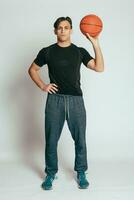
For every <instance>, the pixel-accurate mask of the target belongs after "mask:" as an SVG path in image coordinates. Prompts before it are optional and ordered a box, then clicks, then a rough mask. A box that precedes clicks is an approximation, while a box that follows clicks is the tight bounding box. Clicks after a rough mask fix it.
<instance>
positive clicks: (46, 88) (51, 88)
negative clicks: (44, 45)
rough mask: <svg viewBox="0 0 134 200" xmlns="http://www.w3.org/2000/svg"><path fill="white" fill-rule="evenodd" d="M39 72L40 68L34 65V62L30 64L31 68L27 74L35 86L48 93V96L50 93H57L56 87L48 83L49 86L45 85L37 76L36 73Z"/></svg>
mask: <svg viewBox="0 0 134 200" xmlns="http://www.w3.org/2000/svg"><path fill="white" fill-rule="evenodd" d="M39 70H40V66H38V65H37V64H35V63H34V62H33V63H32V64H31V66H30V67H29V69H28V73H29V75H30V77H31V79H32V80H33V81H34V82H35V83H36V85H37V86H38V87H39V88H40V89H41V90H42V91H45V92H49V93H50V94H52V93H56V91H58V86H57V85H56V84H54V83H49V84H45V83H44V82H43V81H42V80H41V78H40V76H39V74H38V71H39Z"/></svg>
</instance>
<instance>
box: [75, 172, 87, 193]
mask: <svg viewBox="0 0 134 200" xmlns="http://www.w3.org/2000/svg"><path fill="white" fill-rule="evenodd" d="M77 183H78V186H79V188H80V189H86V188H88V186H89V182H88V181H87V179H86V174H85V172H83V171H82V172H78V173H77Z"/></svg>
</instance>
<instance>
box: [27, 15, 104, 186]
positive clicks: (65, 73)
mask: <svg viewBox="0 0 134 200" xmlns="http://www.w3.org/2000/svg"><path fill="white" fill-rule="evenodd" d="M54 33H55V34H56V36H57V43H54V44H52V45H50V46H48V47H44V48H42V49H41V50H40V51H39V53H38V55H37V56H36V58H35V59H34V61H33V63H32V64H31V66H30V68H29V70H28V72H29V74H30V76H31V78H32V80H33V81H34V82H35V83H36V84H37V86H38V87H39V88H41V90H42V91H45V92H47V93H48V95H47V101H46V106H45V140H46V147H45V165H46V167H45V172H46V174H47V175H46V177H45V180H44V181H43V183H42V184H41V186H42V188H43V189H45V190H49V189H52V183H53V180H54V179H55V175H56V173H57V171H58V158H57V145H58V140H59V138H60V134H61V132H62V129H63V125H64V122H65V120H67V124H68V127H69V130H70V132H71V136H72V138H73V140H74V144H75V164H74V170H75V171H76V172H77V183H78V186H79V188H82V189H85V188H87V187H88V186H89V182H88V180H87V178H86V175H85V171H86V170H87V169H88V165H87V149H86V139H85V138H86V137H85V136H86V134H85V133H86V109H85V105H84V100H83V93H82V90H81V87H80V66H81V63H83V64H84V65H85V66H86V67H87V68H89V69H92V70H94V71H96V72H103V71H104V61H103V56H102V53H101V49H100V45H99V41H98V38H97V37H96V38H93V37H91V36H90V35H89V34H87V35H86V37H87V39H88V40H89V41H90V42H91V43H92V45H93V48H94V52H95V58H93V57H92V56H91V55H90V54H89V53H88V52H87V50H86V49H84V48H82V47H78V46H76V45H75V44H73V43H71V34H72V20H71V18H70V17H59V18H58V19H57V20H56V21H55V23H54ZM45 64H47V65H48V73H49V78H50V83H49V84H45V83H44V82H43V81H42V80H41V78H40V77H39V74H38V70H40V67H42V66H43V65H45Z"/></svg>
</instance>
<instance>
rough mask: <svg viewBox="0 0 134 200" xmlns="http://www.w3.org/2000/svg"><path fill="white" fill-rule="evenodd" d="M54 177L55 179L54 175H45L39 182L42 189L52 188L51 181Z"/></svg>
mask: <svg viewBox="0 0 134 200" xmlns="http://www.w3.org/2000/svg"><path fill="white" fill-rule="evenodd" d="M54 179H55V176H50V175H47V176H46V177H45V180H44V181H43V183H42V184H41V187H42V188H43V190H51V189H52V183H53V180H54Z"/></svg>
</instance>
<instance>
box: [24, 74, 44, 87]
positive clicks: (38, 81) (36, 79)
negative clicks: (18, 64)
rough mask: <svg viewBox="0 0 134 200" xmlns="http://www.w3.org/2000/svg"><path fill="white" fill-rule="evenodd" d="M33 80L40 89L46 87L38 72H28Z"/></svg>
mask: <svg viewBox="0 0 134 200" xmlns="http://www.w3.org/2000/svg"><path fill="white" fill-rule="evenodd" d="M28 73H29V75H30V77H31V79H32V80H33V81H34V82H35V84H36V85H37V86H38V87H39V88H40V89H43V87H44V85H46V84H45V83H44V82H43V81H42V80H41V78H40V76H39V74H38V71H36V70H29V71H28Z"/></svg>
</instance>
